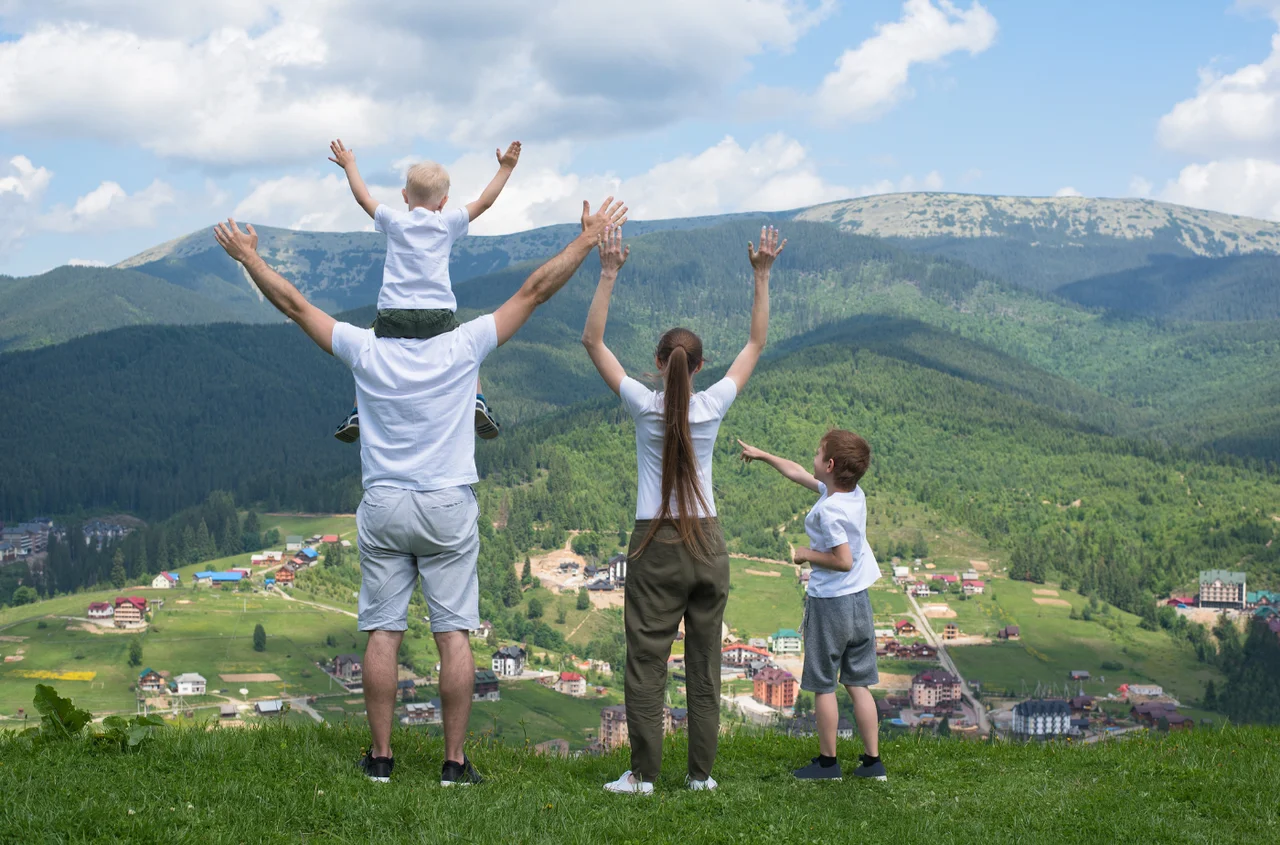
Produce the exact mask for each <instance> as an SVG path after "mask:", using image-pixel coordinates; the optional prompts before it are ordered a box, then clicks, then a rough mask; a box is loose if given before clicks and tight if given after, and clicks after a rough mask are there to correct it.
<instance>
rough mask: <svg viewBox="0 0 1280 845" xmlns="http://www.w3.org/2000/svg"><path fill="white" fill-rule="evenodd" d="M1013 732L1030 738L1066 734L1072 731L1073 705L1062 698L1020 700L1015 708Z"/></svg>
mask: <svg viewBox="0 0 1280 845" xmlns="http://www.w3.org/2000/svg"><path fill="white" fill-rule="evenodd" d="M1013 732H1014V733H1015V734H1016V735H1018V736H1022V737H1029V738H1031V737H1034V738H1045V737H1054V736H1066V735H1067V734H1069V733H1071V706H1070V705H1068V704H1067V702H1065V701H1063V700H1062V699H1038V698H1033V699H1031V700H1029V701H1022V702H1019V703H1018V704H1016V705H1015V706H1014V708H1013Z"/></svg>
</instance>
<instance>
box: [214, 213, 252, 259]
mask: <svg viewBox="0 0 1280 845" xmlns="http://www.w3.org/2000/svg"><path fill="white" fill-rule="evenodd" d="M245 228H246V229H248V230H249V231H247V232H242V231H240V227H239V226H238V225H236V221H235V220H234V219H232V218H230V217H228V218H227V222H226V223H219V224H218V225H217V226H216V227H214V230H213V239H214V240H216V241H217V242H218V245H219V246H221V247H222V248H223V249H225V250H226V251H227V255H230V256H231V257H232V258H234V259H235V260H236V261H239V262H240V263H241V264H243V263H245V262H246V261H248V260H249V259H250V258H252V257H254V256H256V255H257V254H258V233H257V232H255V231H254V230H253V224H252V223H246V224H245Z"/></svg>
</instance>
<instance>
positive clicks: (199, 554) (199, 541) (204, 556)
mask: <svg viewBox="0 0 1280 845" xmlns="http://www.w3.org/2000/svg"><path fill="white" fill-rule="evenodd" d="M195 546H196V559H195V561H193V563H198V562H200V561H205V560H213V559H214V558H216V557H217V556H218V548H217V546H215V545H214V544H213V537H211V536H209V526H208V524H207V523H205V521H204V520H203V519H202V520H200V525H199V527H198V528H196V539H195Z"/></svg>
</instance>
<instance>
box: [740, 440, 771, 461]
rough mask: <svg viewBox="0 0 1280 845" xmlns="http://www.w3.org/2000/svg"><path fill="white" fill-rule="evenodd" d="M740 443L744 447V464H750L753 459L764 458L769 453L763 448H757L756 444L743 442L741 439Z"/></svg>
mask: <svg viewBox="0 0 1280 845" xmlns="http://www.w3.org/2000/svg"><path fill="white" fill-rule="evenodd" d="M738 445H739V446H741V447H742V462H743V463H744V464H749V463H751V462H752V461H758V460H762V459H763V458H764V457H765V456H767V455H768V454H769V453H768V452H766V451H764V450H763V449H757V448H756V447H755V446H749V445H748V444H746V443H743V442H742V441H741V440H739V441H738Z"/></svg>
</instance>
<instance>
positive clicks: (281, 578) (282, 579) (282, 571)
mask: <svg viewBox="0 0 1280 845" xmlns="http://www.w3.org/2000/svg"><path fill="white" fill-rule="evenodd" d="M276 583H277V584H280V585H281V586H283V585H285V584H289V585H292V584H293V570H292V569H290V568H289V567H287V566H282V567H280V568H279V569H277V570H276Z"/></svg>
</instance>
